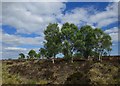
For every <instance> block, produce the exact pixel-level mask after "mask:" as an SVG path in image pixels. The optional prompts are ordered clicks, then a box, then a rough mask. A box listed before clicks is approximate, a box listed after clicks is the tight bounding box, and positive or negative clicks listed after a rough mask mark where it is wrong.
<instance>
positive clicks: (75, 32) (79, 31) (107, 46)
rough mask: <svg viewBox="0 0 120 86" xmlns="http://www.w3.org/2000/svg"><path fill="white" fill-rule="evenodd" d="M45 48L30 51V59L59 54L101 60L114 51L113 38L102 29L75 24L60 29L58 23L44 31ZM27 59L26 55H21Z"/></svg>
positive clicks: (50, 25)
mask: <svg viewBox="0 0 120 86" xmlns="http://www.w3.org/2000/svg"><path fill="white" fill-rule="evenodd" d="M44 35H45V36H44V39H45V41H44V42H43V43H44V47H43V48H40V50H39V51H40V52H39V53H36V52H35V50H30V51H29V53H28V55H29V57H30V58H40V57H42V59H43V58H44V57H46V58H53V59H54V58H55V56H56V55H57V54H59V53H62V54H63V55H64V58H67V59H71V60H72V59H73V57H76V56H77V57H83V58H85V59H88V57H89V56H91V57H92V56H94V57H98V58H99V60H100V59H101V56H103V55H108V54H109V55H110V51H111V50H112V48H111V46H112V41H111V37H110V36H109V35H108V34H106V33H105V32H104V31H103V30H102V29H100V28H92V27H91V26H89V25H85V26H82V27H80V28H79V27H77V26H76V25H75V24H73V23H68V22H67V23H65V24H63V25H62V27H61V28H59V26H58V24H57V23H53V24H52V23H50V24H49V25H48V26H47V27H46V29H45V30H44ZM19 55H20V56H21V58H25V56H24V54H22V53H21V54H19Z"/></svg>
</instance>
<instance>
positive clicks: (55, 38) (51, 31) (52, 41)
mask: <svg viewBox="0 0 120 86" xmlns="http://www.w3.org/2000/svg"><path fill="white" fill-rule="evenodd" d="M44 34H45V40H46V42H44V47H45V49H46V50H47V55H49V56H50V58H52V61H53V63H54V58H55V56H56V54H58V53H59V51H60V46H61V34H60V31H59V27H58V24H49V25H48V26H47V29H46V30H45V31H44Z"/></svg>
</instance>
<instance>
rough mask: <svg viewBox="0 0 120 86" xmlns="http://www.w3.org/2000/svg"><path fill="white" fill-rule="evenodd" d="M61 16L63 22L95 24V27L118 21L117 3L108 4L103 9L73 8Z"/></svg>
mask: <svg viewBox="0 0 120 86" xmlns="http://www.w3.org/2000/svg"><path fill="white" fill-rule="evenodd" d="M101 4H102V3H101ZM61 17H62V18H61V19H62V22H63V23H65V22H70V23H74V24H77V25H84V24H91V25H93V24H96V27H103V26H107V25H110V24H112V23H114V22H117V21H118V3H112V4H109V5H108V6H107V7H106V9H105V10H104V11H99V10H98V9H97V8H95V7H87V8H75V9H73V10H70V11H67V12H66V13H65V15H62V16H61Z"/></svg>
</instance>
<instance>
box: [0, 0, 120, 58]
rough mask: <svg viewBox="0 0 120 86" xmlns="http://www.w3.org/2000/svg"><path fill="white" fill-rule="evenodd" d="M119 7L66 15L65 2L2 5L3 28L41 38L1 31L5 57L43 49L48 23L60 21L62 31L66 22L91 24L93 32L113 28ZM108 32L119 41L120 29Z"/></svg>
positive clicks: (75, 10)
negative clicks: (6, 26) (97, 29)
mask: <svg viewBox="0 0 120 86" xmlns="http://www.w3.org/2000/svg"><path fill="white" fill-rule="evenodd" d="M57 1H58V0H57ZM101 4H102V3H101ZM117 6H118V4H117V3H112V4H109V6H107V7H106V9H105V10H104V11H99V10H98V9H97V8H95V7H91V6H89V7H81V8H80V7H78V8H75V9H72V10H69V11H68V10H67V11H66V12H65V14H63V13H62V11H64V10H65V8H66V5H65V3H62V2H49V3H48V2H13V3H10V2H3V3H2V7H3V8H2V12H3V13H2V14H3V15H2V20H3V21H2V23H3V24H4V25H10V26H13V27H15V28H16V29H17V33H25V34H31V33H35V34H40V35H41V36H38V37H34V38H33V37H21V36H18V35H16V34H14V35H10V34H7V33H5V32H3V31H2V29H0V40H1V41H2V42H3V51H2V52H4V53H3V57H6V58H9V56H12V57H11V58H13V57H14V58H15V57H17V56H18V54H19V53H20V52H24V53H25V54H26V55H27V53H28V51H29V50H30V49H29V48H21V47H18V46H20V45H38V46H42V45H43V43H42V42H43V40H44V34H43V30H44V29H45V28H46V26H47V25H48V24H49V23H56V22H57V23H58V20H60V21H61V22H59V23H58V26H59V27H62V24H63V23H65V22H70V23H74V24H76V25H78V26H83V25H85V24H88V25H91V26H92V27H93V28H95V27H103V26H107V25H110V24H112V23H114V22H116V21H117V19H118V18H117V17H118V15H117V13H118V12H117V10H118V7H117ZM0 18H1V17H0ZM0 22H1V21H0ZM94 24H96V26H94ZM2 32H3V33H2ZM105 32H106V33H108V34H109V35H110V36H111V37H112V40H113V41H115V42H116V41H118V40H119V39H118V28H117V27H114V28H111V29H109V30H106V31H105ZM1 34H2V35H1ZM35 50H38V48H35Z"/></svg>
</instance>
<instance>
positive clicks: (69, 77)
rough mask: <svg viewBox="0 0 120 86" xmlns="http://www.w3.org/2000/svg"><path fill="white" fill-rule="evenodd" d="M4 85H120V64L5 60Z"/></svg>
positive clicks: (107, 62) (117, 62)
mask: <svg viewBox="0 0 120 86" xmlns="http://www.w3.org/2000/svg"><path fill="white" fill-rule="evenodd" d="M2 63H3V72H2V73H3V77H2V79H3V84H94V85H99V84H108V85H109V84H120V63H119V61H114V62H112V61H111V62H110V61H103V62H95V61H84V60H81V61H75V62H74V63H71V62H68V61H57V60H56V62H55V64H52V62H51V61H46V60H40V61H38V60H31V61H30V60H23V61H19V60H15V61H13V60H6V61H3V62H2Z"/></svg>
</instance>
